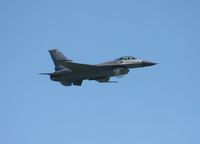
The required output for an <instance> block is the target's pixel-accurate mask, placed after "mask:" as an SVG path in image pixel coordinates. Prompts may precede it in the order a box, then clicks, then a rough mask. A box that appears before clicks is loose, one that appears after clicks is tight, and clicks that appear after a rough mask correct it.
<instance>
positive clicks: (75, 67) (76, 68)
mask: <svg viewBox="0 0 200 144" xmlns="http://www.w3.org/2000/svg"><path fill="white" fill-rule="evenodd" d="M58 63H59V64H60V65H63V66H65V67H66V68H69V69H71V70H72V71H74V72H76V71H78V72H79V71H88V70H89V71H91V70H92V71H93V70H94V71H95V70H96V69H98V68H99V66H95V65H88V64H80V63H74V62H69V61H67V60H61V61H59V62H58Z"/></svg>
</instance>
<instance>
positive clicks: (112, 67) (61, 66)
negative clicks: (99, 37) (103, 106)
mask: <svg viewBox="0 0 200 144" xmlns="http://www.w3.org/2000/svg"><path fill="white" fill-rule="evenodd" d="M49 53H50V55H51V58H52V60H53V62H54V64H55V72H53V73H41V74H43V75H50V79H51V80H52V81H57V82H60V83H61V84H62V85H64V86H71V85H72V84H73V85H76V86H81V84H82V82H83V80H96V81H98V82H100V83H113V82H115V81H110V77H112V76H121V75H125V74H128V72H129V69H131V68H140V67H147V66H153V65H155V64H156V63H154V62H149V61H144V60H139V59H137V58H135V57H132V56H124V57H121V58H118V59H115V60H113V61H108V62H104V63H101V64H96V65H89V64H80V63H75V62H72V60H69V59H67V58H66V57H65V56H64V55H63V54H62V53H61V52H60V51H59V50H57V49H52V50H49Z"/></svg>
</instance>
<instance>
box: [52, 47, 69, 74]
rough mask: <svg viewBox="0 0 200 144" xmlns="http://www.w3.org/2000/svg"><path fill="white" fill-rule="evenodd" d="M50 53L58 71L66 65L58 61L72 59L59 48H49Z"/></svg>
mask: <svg viewBox="0 0 200 144" xmlns="http://www.w3.org/2000/svg"><path fill="white" fill-rule="evenodd" d="M49 53H50V55H51V58H52V60H53V62H54V64H55V70H56V71H58V70H62V69H64V68H65V67H64V66H62V65H60V64H59V63H58V61H60V60H67V61H70V60H69V59H67V58H66V57H65V56H64V55H63V54H62V53H61V52H60V51H59V50H57V49H52V50H49Z"/></svg>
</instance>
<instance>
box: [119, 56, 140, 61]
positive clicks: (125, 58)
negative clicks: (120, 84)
mask: <svg viewBox="0 0 200 144" xmlns="http://www.w3.org/2000/svg"><path fill="white" fill-rule="evenodd" d="M134 59H137V58H135V57H133V56H124V57H120V58H118V59H116V60H134Z"/></svg>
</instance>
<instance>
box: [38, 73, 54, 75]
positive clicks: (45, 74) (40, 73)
mask: <svg viewBox="0 0 200 144" xmlns="http://www.w3.org/2000/svg"><path fill="white" fill-rule="evenodd" d="M39 74H40V75H51V74H52V73H39Z"/></svg>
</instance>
